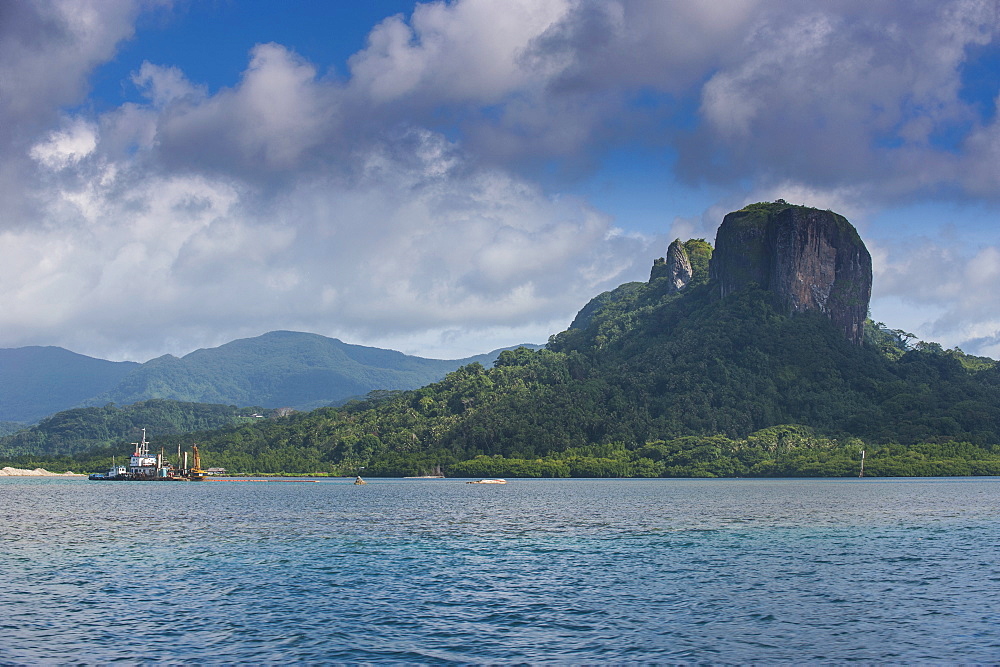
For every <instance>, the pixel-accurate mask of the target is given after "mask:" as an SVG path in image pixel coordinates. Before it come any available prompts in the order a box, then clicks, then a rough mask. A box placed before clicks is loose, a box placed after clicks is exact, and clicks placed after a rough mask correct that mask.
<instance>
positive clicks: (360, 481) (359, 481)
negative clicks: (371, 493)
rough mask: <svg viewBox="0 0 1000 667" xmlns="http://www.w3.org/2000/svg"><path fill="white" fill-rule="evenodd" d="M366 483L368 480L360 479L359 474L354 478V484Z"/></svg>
mask: <svg viewBox="0 0 1000 667" xmlns="http://www.w3.org/2000/svg"><path fill="white" fill-rule="evenodd" d="M367 483H368V482H366V481H365V480H363V479H361V475H358V478H357V479H356V480H354V486H361V485H362V484H367Z"/></svg>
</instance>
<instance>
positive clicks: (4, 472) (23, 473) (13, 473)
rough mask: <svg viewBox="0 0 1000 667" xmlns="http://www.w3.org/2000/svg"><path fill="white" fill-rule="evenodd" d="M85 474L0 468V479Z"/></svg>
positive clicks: (78, 475) (80, 475)
mask: <svg viewBox="0 0 1000 667" xmlns="http://www.w3.org/2000/svg"><path fill="white" fill-rule="evenodd" d="M86 476H87V475H86V474H85V473H81V472H49V471H48V470H46V469H45V468H35V469H34V470H28V469H26V468H11V467H9V466H8V467H6V468H0V477H86Z"/></svg>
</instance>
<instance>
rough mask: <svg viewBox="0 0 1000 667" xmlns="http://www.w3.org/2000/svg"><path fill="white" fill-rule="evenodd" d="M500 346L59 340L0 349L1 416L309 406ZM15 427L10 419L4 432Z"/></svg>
mask: <svg viewBox="0 0 1000 667" xmlns="http://www.w3.org/2000/svg"><path fill="white" fill-rule="evenodd" d="M499 353H500V350H495V351H493V352H489V353H486V354H483V355H479V356H476V357H470V358H467V359H457V360H441V359H424V358H421V357H414V356H409V355H405V354H403V353H401V352H396V351H393V350H383V349H379V348H374V347H364V346H361V345H349V344H347V343H343V342H341V341H339V340H337V339H335V338H326V337H324V336H319V335H316V334H309V333H297V332H292V331H273V332H271V333H267V334H264V335H262V336H257V337H255V338H246V339H241V340H235V341H232V342H230V343H227V344H225V345H222V346H220V347H216V348H209V349H203V350H196V351H195V352H192V353H190V354H188V355H185V356H184V357H181V358H177V357H174V356H171V355H165V356H162V357H158V358H156V359H152V360H150V361H147V362H146V363H144V364H137V363H134V362H110V361H103V360H100V359H92V358H90V357H85V356H83V355H78V354H75V353H73V352H69V351H68V350H64V349H61V348H57V347H48V348H38V347H36V348H29V347H26V348H17V349H8V350H0V399H2V401H0V421H9V422H29V423H30V422H33V421H36V420H38V419H40V418H42V417H45V416H48V415H52V414H54V413H56V412H59V411H62V410H67V409H72V408H75V407H81V406H103V405H106V404H108V403H116V404H118V405H128V404H132V403H136V402H138V401H146V400H149V399H156V398H160V399H169V400H173V401H182V402H188V403H209V404H224V405H262V406H264V407H267V408H279V407H291V408H295V409H298V410H309V409H312V408H315V407H319V406H326V405H334V404H337V403H340V402H343V401H346V400H348V399H350V398H352V397H358V396H363V395H364V394H367V393H368V392H370V391H373V390H377V389H386V390H396V389H414V388H417V387H421V386H423V385H425V384H428V383H429V382H434V381H436V380H440V379H441V378H442V377H444V376H445V374H447V373H449V372H450V371H453V370H455V369H456V368H458V367H460V366H462V365H464V364H467V363H471V362H474V361H480V362H482V363H492V361H493V359H495V358H496V355H497V354H499ZM21 426H23V424H22V425H21ZM13 430H17V429H15V428H13V426H11V425H8V426H7V427H6V428H0V434H3V433H4V432H10V431H13Z"/></svg>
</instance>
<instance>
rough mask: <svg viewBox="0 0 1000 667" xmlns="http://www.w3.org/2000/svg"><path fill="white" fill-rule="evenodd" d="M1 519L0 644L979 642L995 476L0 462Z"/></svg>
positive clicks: (789, 658)
mask: <svg viewBox="0 0 1000 667" xmlns="http://www.w3.org/2000/svg"><path fill="white" fill-rule="evenodd" d="M0 525H2V527H3V528H2V530H3V540H2V544H0V581H2V582H3V585H2V587H0V663H64V662H73V663H106V662H113V661H126V662H144V663H156V662H171V663H176V662H181V661H185V662H203V663H219V662H255V663H289V662H303V663H306V662H308V663H316V662H378V663H384V662H410V663H445V662H454V663H482V662H492V663H496V662H522V663H523V662H530V663H581V662H585V663H611V662H615V663H621V662H673V663H692V662H709V663H720V662H729V663H733V662H743V663H745V662H849V661H858V662H965V663H969V662H978V663H983V662H994V663H995V662H998V661H1000V630H998V628H1000V479H996V478H991V479H982V478H980V479H930V480H927V479H925V480H903V479H883V480H879V479H864V480H850V479H848V480H665V479H663V480H511V481H510V483H509V484H507V485H505V486H491V485H467V484H465V483H463V481H462V480H450V479H448V480H370V483H369V484H368V485H367V486H354V485H352V484H351V483H350V480H330V481H323V482H320V483H301V484H297V483H277V482H258V483H254V482H204V483H189V484H179V483H178V484H150V483H135V482H127V483H126V482H123V483H96V482H87V481H85V480H74V479H44V478H0Z"/></svg>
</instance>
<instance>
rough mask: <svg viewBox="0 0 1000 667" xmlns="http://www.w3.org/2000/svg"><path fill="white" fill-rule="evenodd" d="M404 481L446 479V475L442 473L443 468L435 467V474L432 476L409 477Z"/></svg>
mask: <svg viewBox="0 0 1000 667" xmlns="http://www.w3.org/2000/svg"><path fill="white" fill-rule="evenodd" d="M403 479H444V473H443V472H441V466H439V465H438V466H434V472H433V473H431V474H430V475H407V476H405V477H403Z"/></svg>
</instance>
